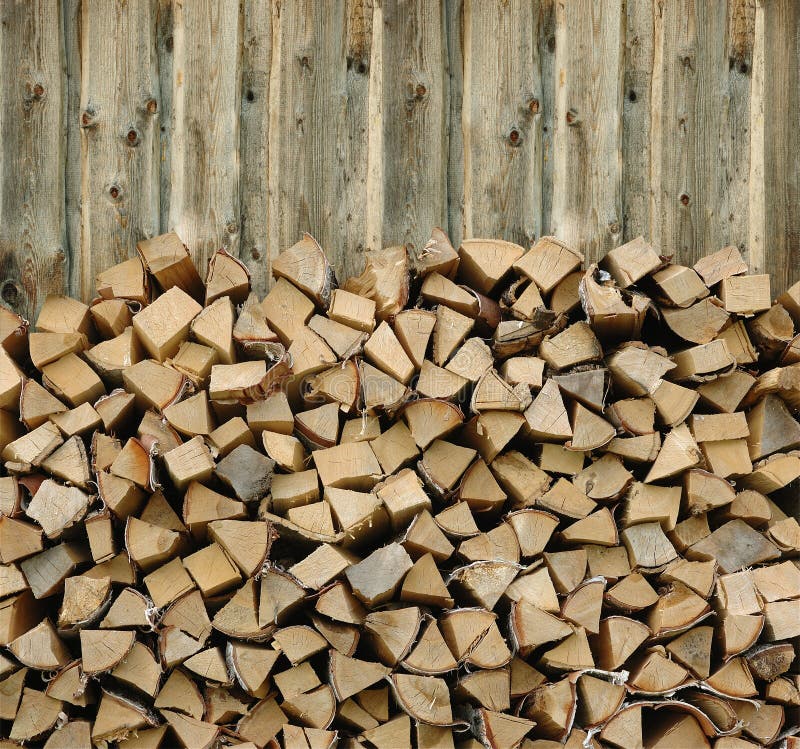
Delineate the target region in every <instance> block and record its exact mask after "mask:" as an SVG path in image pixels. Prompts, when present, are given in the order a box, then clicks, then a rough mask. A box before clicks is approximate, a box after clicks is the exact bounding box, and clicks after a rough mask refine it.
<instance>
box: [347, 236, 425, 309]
mask: <svg viewBox="0 0 800 749" xmlns="http://www.w3.org/2000/svg"><path fill="white" fill-rule="evenodd" d="M408 271H409V259H408V252H407V251H406V248H405V247H403V246H396V247H386V248H384V249H382V250H369V251H367V252H366V253H365V260H364V272H363V273H362V274H361V275H360V276H358V277H355V278H349V279H347V281H346V282H345V283H344V286H343V288H344V289H345V291H349V292H350V293H352V294H356V295H358V296H364V297H367V298H368V299H372V300H373V301H374V302H375V317H376V318H377V319H379V320H385V319H387V318H388V317H390V316H392V315H396V314H397V313H398V312H400V311H401V310H402V309H403V308H404V307H405V306H406V304H407V303H408V293H409V277H408Z"/></svg>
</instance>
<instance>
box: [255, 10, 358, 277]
mask: <svg viewBox="0 0 800 749" xmlns="http://www.w3.org/2000/svg"><path fill="white" fill-rule="evenodd" d="M273 8H274V16H273V28H274V46H273V55H272V71H271V77H270V100H271V106H270V125H269V127H270V130H269V163H270V171H269V216H270V227H269V241H270V249H271V252H272V253H274V254H276V253H278V252H281V251H282V250H284V249H286V248H287V247H289V246H291V245H292V244H294V243H295V242H296V241H298V239H300V237H301V236H302V233H303V232H304V231H308V232H310V233H311V234H313V235H314V236H315V237H316V239H317V240H318V241H319V242H320V243H321V244H322V246H323V247H324V248H325V249H326V251H328V253H329V257H330V258H331V261H332V263H333V265H334V267H335V268H336V270H337V272H338V273H339V274H340V275H342V273H344V274H345V275H347V274H349V273H352V272H355V271H357V270H360V265H361V260H360V258H359V257H358V256H357V255H358V253H357V252H356V251H355V248H357V247H361V248H363V246H364V245H363V243H364V231H365V230H364V228H363V227H364V206H365V202H366V182H365V178H366V167H365V164H366V159H367V141H366V133H365V130H366V123H367V105H366V101H367V99H366V92H365V88H366V86H367V85H368V80H369V79H368V70H369V56H370V44H369V28H368V24H369V18H368V16H369V13H368V12H367V11H368V6H366V5H364V4H361V3H349V4H348V3H347V2H345V1H344V0H336V1H335V2H331V3H327V4H325V5H322V4H319V3H315V2H312V0H307V1H306V2H295V3H286V4H284V5H277V4H276V5H274V6H273ZM351 53H352V54H351ZM348 60H350V63H349V65H350V67H349V69H348ZM351 94H352V96H353V98H352V99H351V98H350V97H351Z"/></svg>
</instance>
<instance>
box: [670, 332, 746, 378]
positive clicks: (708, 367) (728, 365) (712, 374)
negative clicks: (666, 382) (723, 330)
mask: <svg viewBox="0 0 800 749" xmlns="http://www.w3.org/2000/svg"><path fill="white" fill-rule="evenodd" d="M672 361H673V362H674V363H675V369H673V370H671V371H670V373H669V377H670V379H673V380H695V381H699V382H703V381H705V380H707V379H716V378H717V377H720V376H724V375H725V374H728V373H730V372H732V371H733V370H734V369H735V368H736V364H737V362H736V357H735V356H733V354H732V353H731V352H730V350H729V348H728V345H727V344H726V343H725V341H724V340H723V339H721V338H718V339H716V340H714V341H711V342H710V343H704V344H702V345H700V346H693V347H692V348H689V349H685V350H683V351H678V352H676V353H675V354H673V355H672Z"/></svg>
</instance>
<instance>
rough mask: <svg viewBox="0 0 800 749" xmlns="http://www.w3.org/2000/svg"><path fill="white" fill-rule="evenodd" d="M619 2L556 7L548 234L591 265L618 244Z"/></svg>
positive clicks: (579, 1) (584, 0)
mask: <svg viewBox="0 0 800 749" xmlns="http://www.w3.org/2000/svg"><path fill="white" fill-rule="evenodd" d="M623 29H624V16H623V3H622V0H602V2H594V0H575V1H574V2H569V3H558V5H557V7H556V51H555V73H556V76H557V77H556V79H555V80H554V81H551V82H550V85H553V86H555V125H554V128H555V132H554V135H553V159H554V162H553V202H552V218H551V225H550V228H551V231H552V232H553V233H554V234H555V235H556V236H558V237H560V238H561V239H563V240H564V241H566V242H567V243H568V244H571V245H573V246H574V247H576V248H577V249H579V250H581V251H583V252H584V253H585V254H586V259H587V262H591V261H593V260H595V259H596V258H598V257H599V256H601V255H602V254H603V253H605V252H607V251H608V250H610V249H612V248H613V247H615V246H616V245H617V244H619V242H620V241H621V239H622V163H621V162H622V158H621V150H622V82H623V81H622V67H623V57H624V39H623Z"/></svg>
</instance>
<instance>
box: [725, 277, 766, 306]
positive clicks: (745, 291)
mask: <svg viewBox="0 0 800 749" xmlns="http://www.w3.org/2000/svg"><path fill="white" fill-rule="evenodd" d="M719 298H720V299H721V300H722V303H723V304H724V305H725V309H726V310H728V312H735V313H737V314H739V315H752V314H755V313H756V312H761V311H763V310H767V309H769V308H770V305H771V304H772V297H771V294H770V278H769V275H766V274H764V275H760V276H729V277H727V278H723V279H722V284H721V285H720V290H719Z"/></svg>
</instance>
